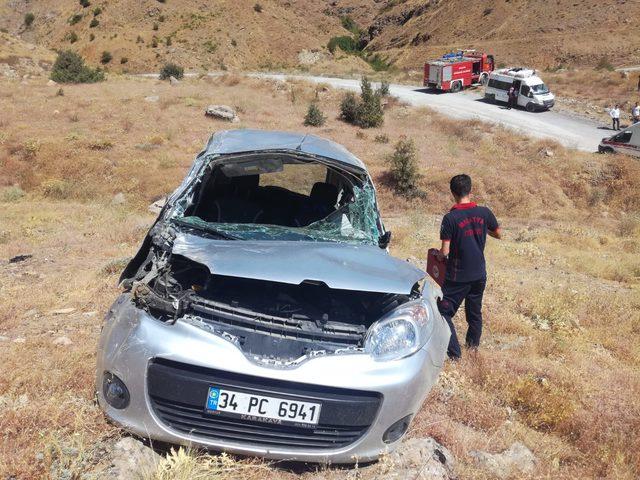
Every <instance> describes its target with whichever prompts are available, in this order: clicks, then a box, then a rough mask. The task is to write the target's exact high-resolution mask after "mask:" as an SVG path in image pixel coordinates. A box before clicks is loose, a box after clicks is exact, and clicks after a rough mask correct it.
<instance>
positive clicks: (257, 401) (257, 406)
mask: <svg viewBox="0 0 640 480" xmlns="http://www.w3.org/2000/svg"><path fill="white" fill-rule="evenodd" d="M320 407H321V405H320V404H319V403H312V402H300V401H298V400H289V399H286V398H276V397H266V396H263V395H254V394H252V393H245V392H237V391H234V390H227V389H226V388H219V387H209V392H208V394H207V403H206V405H205V409H206V410H207V412H210V413H214V412H215V413H224V414H230V415H238V416H240V417H242V418H244V419H246V420H256V421H271V422H273V423H284V422H287V423H298V424H300V423H302V424H307V425H316V424H317V423H318V419H319V418H320Z"/></svg>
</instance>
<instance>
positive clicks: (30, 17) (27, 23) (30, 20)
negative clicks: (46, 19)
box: [24, 12, 36, 28]
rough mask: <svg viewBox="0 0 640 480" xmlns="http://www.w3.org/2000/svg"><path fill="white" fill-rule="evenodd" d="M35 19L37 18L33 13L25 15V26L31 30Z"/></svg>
mask: <svg viewBox="0 0 640 480" xmlns="http://www.w3.org/2000/svg"><path fill="white" fill-rule="evenodd" d="M35 19H36V16H35V15H34V14H33V13H31V12H29V13H25V15H24V26H25V27H27V28H29V27H30V26H31V24H32V23H33V21H34V20H35Z"/></svg>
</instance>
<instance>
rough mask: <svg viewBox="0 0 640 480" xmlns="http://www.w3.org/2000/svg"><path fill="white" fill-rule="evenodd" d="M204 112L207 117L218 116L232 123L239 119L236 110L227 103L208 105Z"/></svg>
mask: <svg viewBox="0 0 640 480" xmlns="http://www.w3.org/2000/svg"><path fill="white" fill-rule="evenodd" d="M204 114H205V115H206V116H207V117H213V118H219V119H220V120H225V121H227V122H232V123H237V122H239V121H240V119H239V118H238V115H237V114H236V111H235V110H234V109H233V108H231V107H229V106H227V105H209V106H208V107H207V110H206V111H205V112H204Z"/></svg>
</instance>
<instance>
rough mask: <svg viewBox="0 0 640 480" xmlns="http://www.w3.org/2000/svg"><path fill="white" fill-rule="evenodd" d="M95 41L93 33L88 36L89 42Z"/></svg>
mask: <svg viewBox="0 0 640 480" xmlns="http://www.w3.org/2000/svg"><path fill="white" fill-rule="evenodd" d="M95 39H96V36H95V35H94V34H93V33H90V34H89V41H90V42H93V41H94V40H95Z"/></svg>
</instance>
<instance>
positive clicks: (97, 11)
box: [93, 7, 102, 17]
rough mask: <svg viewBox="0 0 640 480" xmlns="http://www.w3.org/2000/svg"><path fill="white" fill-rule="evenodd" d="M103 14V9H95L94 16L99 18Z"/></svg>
mask: <svg viewBox="0 0 640 480" xmlns="http://www.w3.org/2000/svg"><path fill="white" fill-rule="evenodd" d="M101 13H102V8H100V7H96V8H94V9H93V16H94V17H97V16H98V15H100V14H101Z"/></svg>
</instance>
